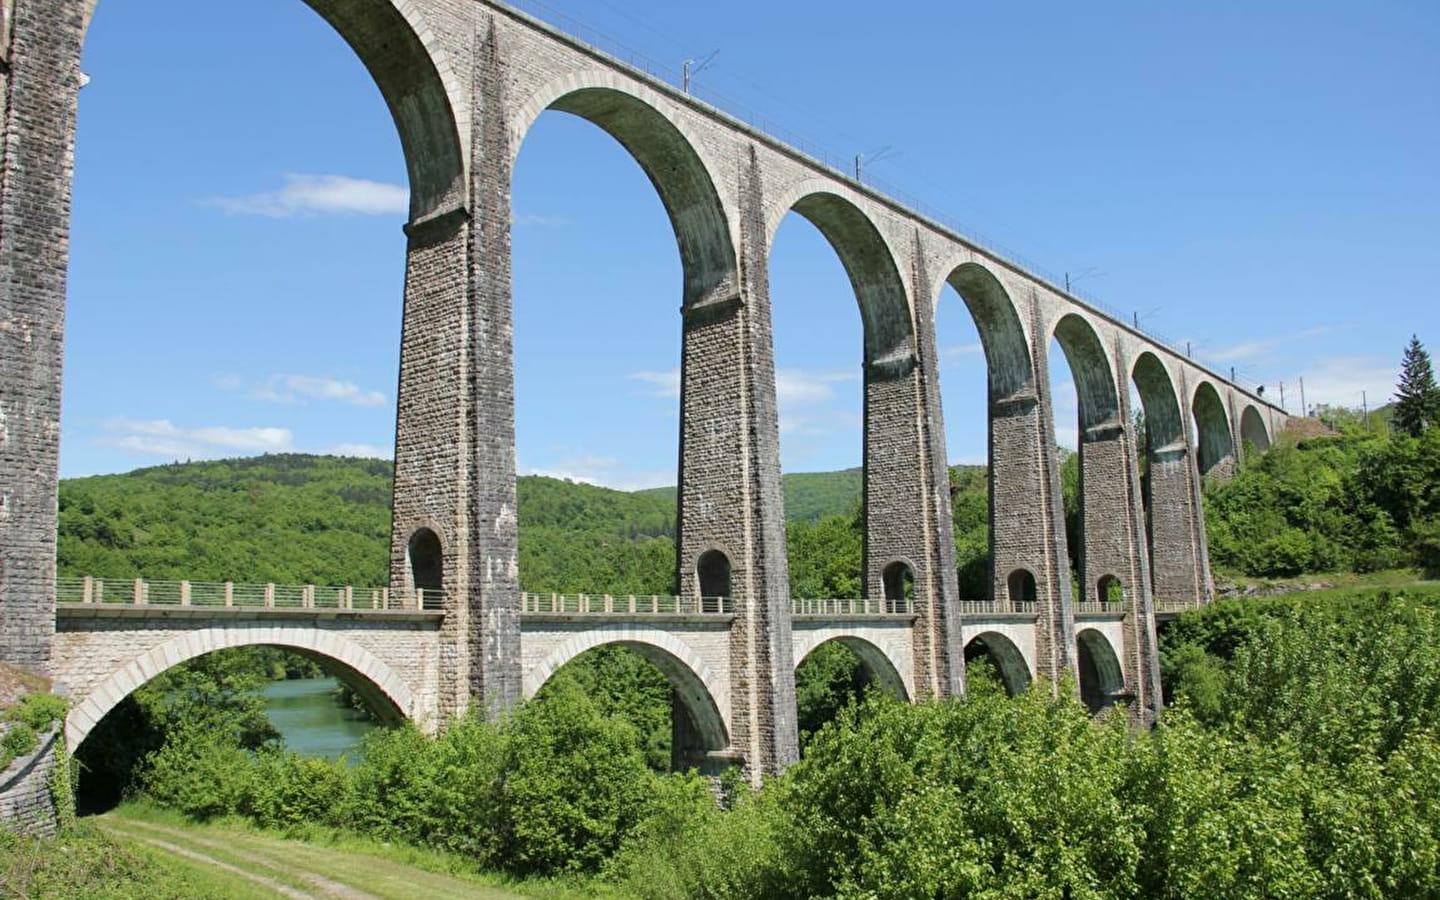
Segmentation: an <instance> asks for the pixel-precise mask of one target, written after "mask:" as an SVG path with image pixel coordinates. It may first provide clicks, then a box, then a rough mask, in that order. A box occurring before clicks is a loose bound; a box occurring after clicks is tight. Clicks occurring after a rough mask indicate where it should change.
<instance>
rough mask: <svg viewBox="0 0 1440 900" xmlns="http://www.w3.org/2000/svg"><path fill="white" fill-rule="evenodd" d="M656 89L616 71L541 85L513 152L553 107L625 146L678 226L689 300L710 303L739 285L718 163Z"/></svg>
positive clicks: (524, 110)
mask: <svg viewBox="0 0 1440 900" xmlns="http://www.w3.org/2000/svg"><path fill="white" fill-rule="evenodd" d="M662 104H663V100H662V98H661V97H660V96H659V95H658V94H656V93H655V92H654V91H652V90H650V89H649V88H645V87H643V86H640V85H635V84H631V83H629V82H627V81H625V80H623V79H622V78H620V77H619V76H618V75H616V74H614V73H611V72H603V71H591V70H586V71H582V72H574V73H571V74H569V75H566V76H564V77H562V78H558V79H556V80H555V81H552V82H551V83H549V84H547V85H545V86H543V87H541V88H540V89H538V90H537V91H535V93H534V94H532V95H531V97H530V98H529V99H528V100H527V101H526V102H525V103H524V104H523V105H521V107H520V110H519V112H518V113H517V114H516V115H515V117H514V119H513V120H512V122H511V141H510V146H511V152H512V153H513V154H515V155H516V156H518V154H519V153H520V148H521V145H522V144H523V143H524V140H525V137H526V135H528V134H529V132H530V129H531V127H532V126H533V125H534V124H535V120H536V119H538V118H539V117H540V114H541V113H542V112H544V111H545V110H547V109H553V110H558V111H560V112H565V113H570V114H571V115H574V116H579V117H580V118H582V119H585V120H586V121H588V122H590V123H592V124H594V125H596V126H598V127H599V128H600V129H601V130H602V131H604V132H605V133H606V134H608V135H610V136H611V137H613V138H614V139H615V140H616V141H618V142H619V143H620V145H621V146H622V147H624V148H625V150H626V152H628V153H629V154H630V156H631V157H632V158H633V159H634V160H635V162H636V163H638V164H639V166H640V168H641V169H642V170H643V171H644V172H645V175H646V177H647V178H649V179H650V183H651V184H652V185H654V187H655V190H656V192H657V193H658V194H659V195H660V202H661V203H662V204H663V205H664V207H665V211H666V213H667V214H668V215H669V217H670V224H671V226H672V228H673V229H674V232H675V240H676V242H677V244H678V245H679V249H680V261H681V267H682V269H683V271H684V278H685V286H684V305H685V306H687V307H693V306H703V305H705V304H706V303H709V302H715V301H723V300H728V299H730V298H731V297H732V296H734V295H735V294H737V293H738V292H739V286H738V284H739V283H738V280H737V272H738V269H737V266H736V261H735V241H734V238H733V232H732V230H731V228H730V221H731V216H730V215H729V214H728V213H727V211H726V209H725V205H724V202H723V200H722V199H721V196H720V193H719V192H718V191H717V190H716V189H715V180H714V178H713V177H712V175H711V173H712V171H713V169H712V168H711V167H710V166H709V165H708V164H707V163H706V162H705V160H703V159H702V158H701V156H700V153H699V150H698V148H699V146H700V143H699V141H697V140H695V139H694V138H693V137H692V136H690V135H689V134H687V133H686V129H685V126H684V125H683V124H682V123H681V121H680V120H679V119H677V118H674V117H671V116H669V115H667V114H666V113H665V112H663V111H662V109H663V106H662Z"/></svg>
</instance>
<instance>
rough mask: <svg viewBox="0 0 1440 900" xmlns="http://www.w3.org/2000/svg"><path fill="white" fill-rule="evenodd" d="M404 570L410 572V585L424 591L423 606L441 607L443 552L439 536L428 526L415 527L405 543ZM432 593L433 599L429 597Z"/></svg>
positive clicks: (442, 596) (442, 603)
mask: <svg viewBox="0 0 1440 900" xmlns="http://www.w3.org/2000/svg"><path fill="white" fill-rule="evenodd" d="M405 562H406V570H407V571H408V572H409V573H410V582H411V587H413V588H415V590H416V591H417V592H418V591H424V592H425V593H424V594H423V595H421V596H423V597H424V598H425V599H424V602H423V604H422V605H423V606H424V608H426V609H441V608H443V607H444V599H445V552H444V550H443V549H442V548H441V546H440V538H439V536H438V535H436V534H435V532H433V531H431V530H430V529H429V528H417V529H415V531H414V532H413V533H412V534H411V535H410V540H409V542H408V543H407V544H406V545H405ZM432 594H433V596H434V600H432V599H431V597H432Z"/></svg>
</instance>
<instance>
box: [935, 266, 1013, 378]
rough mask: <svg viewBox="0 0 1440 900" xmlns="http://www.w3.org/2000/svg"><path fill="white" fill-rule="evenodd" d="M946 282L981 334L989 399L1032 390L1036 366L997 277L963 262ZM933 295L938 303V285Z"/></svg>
mask: <svg viewBox="0 0 1440 900" xmlns="http://www.w3.org/2000/svg"><path fill="white" fill-rule="evenodd" d="M945 282H947V283H949V285H950V286H951V287H952V288H954V289H955V292H956V293H957V294H959V295H960V299H962V300H964V301H965V307H966V308H967V309H968V310H969V311H970V318H971V319H972V320H974V322H975V329H976V331H978V332H979V333H980V345H981V347H982V348H984V350H985V363H986V369H987V372H988V378H989V385H990V400H991V402H992V403H993V402H995V401H997V400H1003V399H1006V398H1011V397H1016V396H1020V395H1024V394H1026V393H1030V392H1033V391H1034V386H1035V374H1034V373H1035V367H1034V363H1033V361H1032V360H1031V358H1030V343H1029V341H1028V340H1027V339H1026V337H1025V326H1024V325H1023V324H1022V319H1021V316H1020V314H1019V312H1018V311H1017V309H1016V307H1015V303H1014V302H1013V301H1012V300H1011V299H1010V294H1009V293H1008V292H1007V291H1006V290H1005V287H1004V286H1003V285H1002V284H1001V283H1000V280H999V279H998V278H996V277H995V275H994V273H993V272H991V271H990V270H989V269H987V268H986V267H984V266H982V265H980V264H979V263H976V262H965V263H961V264H959V265H958V266H955V267H954V268H952V269H951V270H950V271H949V273H948V274H947V275H946V276H945ZM934 296H935V300H936V302H937V303H938V301H939V299H940V286H939V285H937V286H936V289H935V292H934Z"/></svg>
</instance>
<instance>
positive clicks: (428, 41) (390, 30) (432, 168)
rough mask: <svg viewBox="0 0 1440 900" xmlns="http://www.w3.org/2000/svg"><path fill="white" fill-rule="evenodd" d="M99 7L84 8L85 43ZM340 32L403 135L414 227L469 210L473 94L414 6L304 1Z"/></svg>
mask: <svg viewBox="0 0 1440 900" xmlns="http://www.w3.org/2000/svg"><path fill="white" fill-rule="evenodd" d="M98 2H99V0H85V7H84V20H83V27H84V32H82V40H83V37H84V33H86V32H88V31H89V27H90V20H91V17H92V16H93V15H94V12H95V7H96V5H97V3H98ZM302 2H304V3H305V5H306V6H308V7H310V8H311V9H313V10H314V11H315V12H316V13H317V14H319V15H320V17H321V18H323V19H324V20H325V21H326V22H328V23H329V24H330V26H331V27H332V28H334V29H335V30H336V31H337V32H338V33H339V34H340V36H341V37H342V38H344V39H345V42H346V43H347V44H349V45H350V48H351V49H352V50H354V51H355V55H356V56H358V57H359V58H360V61H361V62H362V63H363V64H364V65H365V68H366V69H367V70H369V72H370V76H371V77H372V78H373V79H374V80H375V85H376V87H378V88H379V89H380V94H381V95H382V96H383V97H384V98H385V103H386V105H387V106H389V108H390V115H391V117H392V118H393V119H394V121H395V127H396V129H397V131H398V132H399V134H400V145H401V147H402V149H403V151H404V154H405V165H406V169H407V171H408V173H409V176H410V217H411V219H412V220H418V219H424V218H427V217H429V216H432V215H435V214H438V213H442V212H447V211H449V210H450V209H454V208H458V207H463V206H464V205H465V202H466V196H467V189H466V184H467V181H468V176H467V171H468V166H467V158H466V154H465V152H464V150H463V149H462V143H461V139H460V136H461V134H463V133H465V132H466V131H468V129H469V117H468V116H464V117H463V118H462V117H461V116H460V114H459V111H460V110H463V109H465V108H466V106H465V102H464V98H466V97H468V93H467V92H465V91H463V90H461V89H460V80H459V79H458V78H456V77H455V73H454V71H453V69H452V68H451V66H450V63H449V60H448V57H447V55H446V53H445V51H444V50H443V49H442V44H441V43H440V41H439V40H438V39H437V38H436V36H435V35H434V33H433V32H431V31H430V29H429V26H428V25H427V24H426V22H425V21H424V19H423V18H422V17H421V16H420V15H419V14H418V13H417V12H416V10H415V4H413V3H408V2H404V0H368V2H365V3H356V2H354V0H302Z"/></svg>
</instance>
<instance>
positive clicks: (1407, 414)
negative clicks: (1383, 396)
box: [1395, 335, 1440, 437]
mask: <svg viewBox="0 0 1440 900" xmlns="http://www.w3.org/2000/svg"><path fill="white" fill-rule="evenodd" d="M1435 424H1440V387H1437V386H1436V384H1435V371H1434V369H1432V368H1431V366H1430V354H1428V353H1426V352H1425V348H1424V346H1422V345H1421V343H1420V339H1419V338H1418V337H1416V336H1415V335H1411V336H1410V346H1408V347H1406V348H1405V359H1404V361H1403V362H1402V363H1401V367H1400V384H1399V387H1398V388H1397V389H1396V391H1395V427H1397V428H1399V429H1400V430H1401V431H1404V432H1405V433H1406V434H1409V435H1410V436H1411V437H1419V436H1420V433H1421V432H1422V431H1424V430H1425V429H1426V428H1428V427H1430V426H1431V425H1435Z"/></svg>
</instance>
